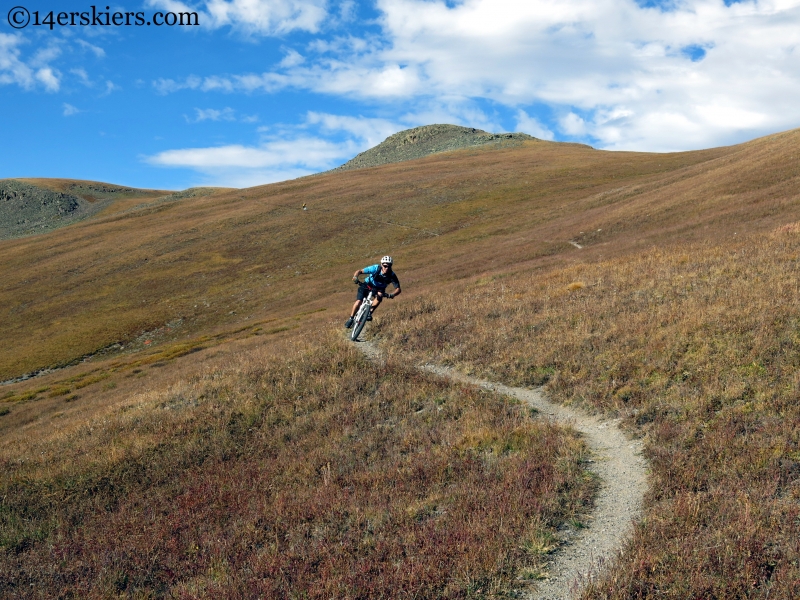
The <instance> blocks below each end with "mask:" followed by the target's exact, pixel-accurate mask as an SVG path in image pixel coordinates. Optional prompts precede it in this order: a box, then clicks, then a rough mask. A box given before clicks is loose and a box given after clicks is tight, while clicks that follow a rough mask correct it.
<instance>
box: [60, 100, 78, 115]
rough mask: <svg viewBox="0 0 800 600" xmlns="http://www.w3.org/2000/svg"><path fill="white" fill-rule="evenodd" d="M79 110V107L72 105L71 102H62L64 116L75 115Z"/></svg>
mask: <svg viewBox="0 0 800 600" xmlns="http://www.w3.org/2000/svg"><path fill="white" fill-rule="evenodd" d="M79 112H82V111H81V110H80V109H78V108H76V107H74V106H72V104H67V103H66V102H65V103H64V113H63V114H64V116H65V117H71V116H72V115H77V114H78V113H79Z"/></svg>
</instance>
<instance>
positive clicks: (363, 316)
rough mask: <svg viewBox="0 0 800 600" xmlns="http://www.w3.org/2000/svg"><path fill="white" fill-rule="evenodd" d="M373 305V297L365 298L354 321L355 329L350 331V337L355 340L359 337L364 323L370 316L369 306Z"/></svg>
mask: <svg viewBox="0 0 800 600" xmlns="http://www.w3.org/2000/svg"><path fill="white" fill-rule="evenodd" d="M371 305H372V301H371V298H365V299H364V300H363V301H362V302H361V306H360V307H359V308H358V312H357V313H356V318H355V321H354V323H353V330H352V331H351V332H350V339H351V340H353V341H354V342H355V341H356V340H357V339H358V335H359V334H360V333H361V330H362V329H364V325H366V324H367V316H369V308H370V306H371Z"/></svg>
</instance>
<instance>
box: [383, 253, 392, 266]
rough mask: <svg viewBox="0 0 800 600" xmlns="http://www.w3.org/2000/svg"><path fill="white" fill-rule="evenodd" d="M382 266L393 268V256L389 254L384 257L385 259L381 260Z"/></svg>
mask: <svg viewBox="0 0 800 600" xmlns="http://www.w3.org/2000/svg"><path fill="white" fill-rule="evenodd" d="M381 264H382V265H389V266H391V265H392V257H391V256H389V255H388V254H387V255H386V256H384V257H383V258H382V259H381Z"/></svg>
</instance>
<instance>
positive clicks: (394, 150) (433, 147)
mask: <svg viewBox="0 0 800 600" xmlns="http://www.w3.org/2000/svg"><path fill="white" fill-rule="evenodd" d="M525 140H534V141H538V140H537V138H535V137H533V136H530V135H528V134H526V133H489V132H488V131H483V130H482V129H474V128H472V127H459V126H458V125H424V126H422V127H415V128H413V129H406V130H405V131H400V132H398V133H395V134H394V135H392V136H389V137H388V138H386V139H385V140H384V141H383V142H381V143H380V144H378V145H377V146H375V147H374V148H370V149H369V150H367V151H366V152H362V153H361V154H359V155H358V156H356V157H355V158H354V159H352V160H350V161H348V162H346V163H345V164H343V165H342V166H341V167H337V168H335V169H333V171H349V170H351V169H364V168H367V167H377V166H379V165H385V164H389V163H396V162H402V161H404V160H414V159H416V158H422V157H424V156H428V155H429V154H436V153H437V152H450V151H452V150H461V149H462V148H470V147H474V146H485V145H487V144H491V145H494V146H497V147H510V146H518V145H520V144H521V143H522V142H523V141H525Z"/></svg>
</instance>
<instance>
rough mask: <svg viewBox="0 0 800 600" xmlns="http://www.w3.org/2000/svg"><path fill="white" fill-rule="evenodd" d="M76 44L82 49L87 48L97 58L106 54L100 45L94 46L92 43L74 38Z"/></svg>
mask: <svg viewBox="0 0 800 600" xmlns="http://www.w3.org/2000/svg"><path fill="white" fill-rule="evenodd" d="M76 41H77V42H78V45H79V46H80V47H81V48H83V49H84V50H88V51H89V52H92V53H93V54H94V55H95V56H96V57H97V58H103V57H105V55H106V51H105V50H103V49H102V48H101V47H100V46H95V45H94V44H90V43H89V42H87V41H86V40H80V39H79V40H76Z"/></svg>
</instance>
